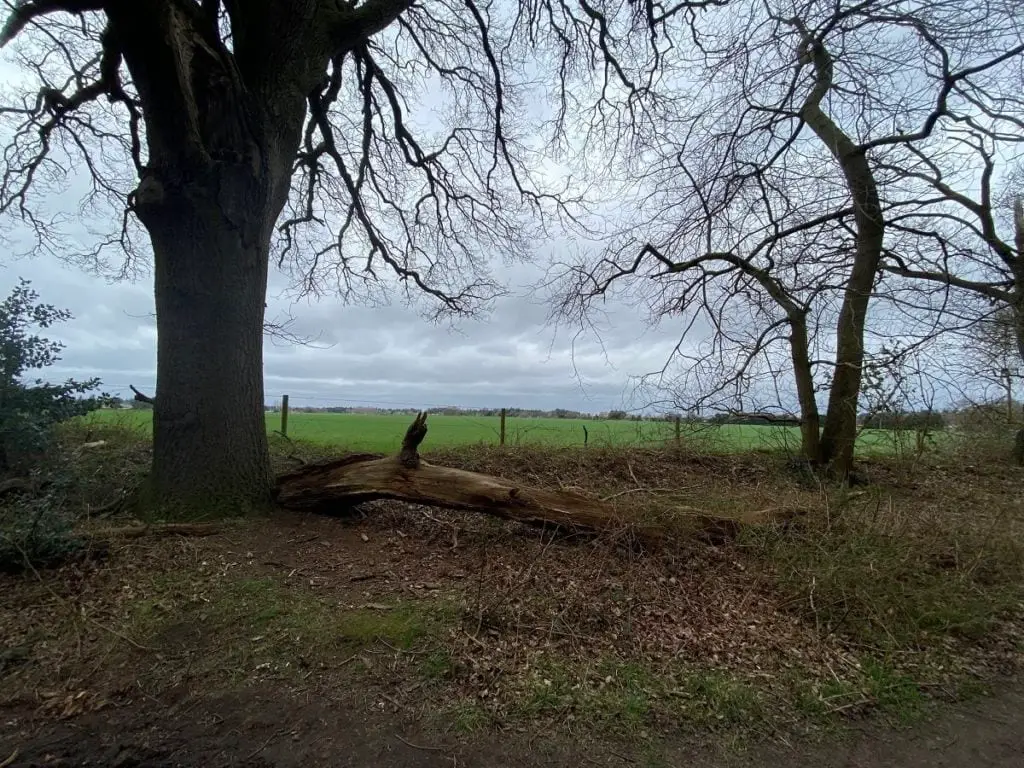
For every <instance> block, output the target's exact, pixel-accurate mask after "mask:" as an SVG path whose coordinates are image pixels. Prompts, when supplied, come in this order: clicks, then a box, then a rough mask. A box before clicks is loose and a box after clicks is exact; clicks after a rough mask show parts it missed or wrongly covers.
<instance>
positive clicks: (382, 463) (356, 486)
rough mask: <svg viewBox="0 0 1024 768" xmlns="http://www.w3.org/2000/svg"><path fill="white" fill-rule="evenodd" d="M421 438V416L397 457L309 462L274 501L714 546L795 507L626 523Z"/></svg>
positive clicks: (282, 481)
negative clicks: (435, 459)
mask: <svg viewBox="0 0 1024 768" xmlns="http://www.w3.org/2000/svg"><path fill="white" fill-rule="evenodd" d="M426 434H427V414H426V413H421V414H419V415H418V416H417V417H416V419H415V421H413V423H412V425H411V426H410V427H409V429H408V431H407V432H406V435H405V439H404V440H403V441H402V449H401V451H400V452H399V454H398V455H397V456H385V457H380V456H378V455H376V454H352V455H349V456H344V457H342V458H339V459H332V460H329V461H324V462H319V463H315V464H308V465H306V466H304V467H301V468H299V469H297V470H294V471H292V472H288V473H286V474H283V475H281V476H279V477H278V480H277V487H276V498H277V503H278V504H279V505H280V506H282V507H285V508H287V509H293V510H303V511H310V512H322V513H328V514H337V513H339V512H344V511H345V510H348V509H351V508H352V507H354V506H355V505H358V504H362V503H364V502H368V501H376V500H381V499H391V500H396V501H404V502H408V503H411V504H423V505H427V506H436V507H445V508H448V509H456V510H465V511H471V512H482V513H484V514H488V515H493V516H495V517H500V518H504V519H507V520H515V521H517V522H520V523H525V524H527V525H532V526H543V527H548V528H554V529H558V530H559V531H562V532H570V533H571V532H579V533H601V534H614V535H623V536H627V537H630V538H632V539H633V540H634V541H638V542H639V543H642V544H644V545H648V546H651V545H653V546H660V545H663V544H664V543H666V541H667V540H671V539H676V538H679V537H680V536H682V535H683V534H684V532H686V531H689V532H691V533H692V534H694V535H697V536H698V537H700V538H703V539H706V540H711V541H719V540H723V539H727V538H730V537H732V536H735V534H736V533H737V532H738V531H739V529H740V528H741V527H742V526H743V525H751V524H763V523H768V522H772V521H779V520H788V519H791V518H792V517H794V516H795V515H796V514H800V510H791V509H783V508H772V509H769V510H761V511H758V512H750V513H747V514H744V515H740V516H736V517H727V516H724V515H722V516H718V515H712V514H708V513H705V512H702V511H701V510H695V509H693V508H692V507H687V508H678V509H677V510H676V511H677V512H678V514H673V515H671V516H669V517H671V519H670V520H666V519H661V520H644V519H632V520H631V519H627V518H625V517H624V516H623V514H622V510H621V509H619V508H617V507H616V506H614V505H612V504H609V503H607V502H604V501H601V500H599V499H595V498H591V497H589V496H584V495H583V494H579V493H575V492H573V491H562V490H558V491H554V490H547V489H543V488H531V487H528V486H525V485H521V484H518V483H514V482H511V481H508V480H503V479H501V478H497V477H492V476H490V475H483V474H479V473H477V472H467V471H465V470H461V469H454V468H452V467H442V466H438V465H435V464H430V463H429V462H426V461H424V460H423V459H422V458H420V456H419V453H418V449H419V445H420V443H421V442H422V441H423V438H424V437H425V436H426Z"/></svg>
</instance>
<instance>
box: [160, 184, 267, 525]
mask: <svg viewBox="0 0 1024 768" xmlns="http://www.w3.org/2000/svg"><path fill="white" fill-rule="evenodd" d="M158 183H160V182H158ZM169 186H170V185H168V184H166V183H161V187H162V189H161V191H160V194H162V196H163V197H162V199H161V201H160V203H159V205H158V206H157V207H156V208H151V209H149V210H148V211H147V215H146V217H145V223H146V225H147V227H148V229H149V231H150V235H151V237H152V241H153V250H154V257H155V291H156V317H157V334H158V340H157V390H156V391H157V394H156V402H155V403H154V409H153V472H152V476H151V480H150V491H151V498H150V499H148V500H147V501H149V502H151V503H152V504H154V505H155V506H156V507H157V508H158V509H159V510H160V512H161V513H162V514H163V515H164V516H171V517H190V518H194V517H222V516H226V515H236V514H244V513H246V512H249V511H251V510H254V509H260V508H265V507H266V506H267V505H268V503H269V501H270V489H271V485H272V479H271V471H270V459H269V454H268V450H267V436H266V424H265V416H264V397H263V314H264V301H265V296H266V287H267V265H268V254H269V240H270V229H271V226H272V224H273V219H269V221H268V220H266V218H264V220H262V221H260V220H258V219H259V218H260V212H261V210H264V211H266V208H267V207H266V205H265V204H263V205H261V204H260V203H261V200H260V198H261V197H263V194H262V192H261V189H260V187H261V186H263V185H262V184H261V183H260V180H259V179H254V178H253V177H252V176H248V175H245V174H231V173H223V172H220V173H217V174H215V175H214V177H213V178H207V179H200V180H197V179H192V180H190V181H189V182H187V183H184V184H181V185H178V186H177V188H173V189H169V188H168V187H169ZM217 187H219V194H216V193H214V192H213V190H214V189H217ZM225 198H234V199H232V200H227V199H225ZM245 201H248V202H245ZM246 207H247V208H248V209H249V211H250V214H249V218H248V219H246V220H244V221H235V220H232V219H231V218H230V213H229V212H230V211H238V210H244V208H246ZM275 214H276V212H275ZM263 215H264V217H269V215H270V214H269V212H267V213H264V214H263Z"/></svg>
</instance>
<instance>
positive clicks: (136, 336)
mask: <svg viewBox="0 0 1024 768" xmlns="http://www.w3.org/2000/svg"><path fill="white" fill-rule="evenodd" d="M11 56H12V54H11V52H10V51H9V50H7V49H5V51H4V53H3V55H0V85H8V86H18V85H21V84H23V83H25V82H26V81H25V80H24V79H23V77H24V75H23V74H22V72H21V71H20V70H19V68H18V67H17V66H14V65H13V64H12V61H11ZM436 106H437V105H435V104H433V103H432V98H431V99H426V100H425V104H424V105H423V108H424V109H425V110H427V111H428V112H432V111H433V110H434V109H435V107H436ZM74 186H76V185H75V183H74V181H72V187H74ZM77 186H78V187H79V191H80V192H81V191H84V189H85V187H84V178H83V179H82V181H81V184H78V185H77ZM77 204H78V195H77V194H75V193H73V192H69V194H67V195H62V196H59V197H58V196H52V197H48V198H47V199H46V200H45V206H46V208H48V209H50V210H49V212H50V213H55V212H61V213H73V212H75V211H76V208H77ZM76 228H78V229H83V228H88V225H87V223H86V222H78V221H72V223H71V224H70V226H65V227H64V228H63V229H64V232H65V233H66V235H67V236H68V237H69V240H70V243H69V244H70V245H71V246H72V249H73V247H74V245H76V244H78V245H82V243H76V242H75V240H76V239H75V229H76ZM104 229H109V227H104ZM6 234H7V235H8V236H10V238H11V240H12V241H13V242H14V244H15V247H14V248H13V249H12V250H14V251H18V250H19V248H18V247H17V246H18V245H19V241H21V242H22V243H27V241H28V238H25V237H23V236H19V232H18V229H17V227H16V226H15V228H14V229H13V230H11V231H9V232H7V233H6ZM83 235H84V236H86V237H87V233H83ZM545 245H548V244H543V243H541V244H539V246H540V247H542V248H543V247H544V246H545ZM492 256H493V257H494V258H493V260H494V274H495V276H496V277H497V278H498V279H499V280H500V281H502V282H503V283H505V284H506V285H507V286H508V288H509V289H510V291H511V293H510V295H509V296H508V297H506V298H503V299H501V300H499V301H498V302H497V304H496V305H495V306H494V308H493V311H492V312H490V313H489V314H488V315H487V316H484V317H480V318H476V319H466V320H461V321H459V322H458V325H457V327H456V328H455V329H452V328H451V327H449V326H448V325H432V324H431V323H429V322H427V321H426V320H424V319H423V318H422V317H421V315H420V312H419V311H418V310H417V309H416V308H410V307H406V306H403V305H401V303H397V304H394V305H392V306H386V307H366V306H346V305H344V304H342V303H341V302H340V301H338V300H336V299H331V298H330V297H327V298H324V299H321V300H320V301H318V302H307V301H303V302H301V303H299V304H292V303H291V300H290V299H289V298H287V296H286V293H287V292H286V289H287V287H288V281H287V278H286V277H285V276H284V275H283V274H280V273H277V274H275V273H274V271H273V266H272V271H271V277H270V280H271V287H270V290H269V292H268V298H267V303H268V308H267V317H268V319H271V320H272V319H274V318H275V317H279V316H282V315H291V316H293V317H294V323H293V324H292V325H291V327H290V329H289V330H290V331H292V332H293V333H295V334H297V335H299V336H306V337H312V338H314V339H316V341H315V343H314V344H313V345H311V346H295V345H286V344H282V343H280V342H276V341H271V340H269V339H268V340H267V343H266V347H265V355H264V376H265V390H266V396H267V399H268V402H270V401H274V400H277V399H279V398H280V396H281V395H282V394H285V393H287V394H289V396H290V397H291V402H292V403H293V404H294V405H380V406H395V407H404V406H413V407H419V406H434V405H441V406H444V405H454V406H465V407H502V406H507V407H524V408H545V409H550V408H558V407H561V408H570V409H578V410H583V411H589V412H598V411H604V410H609V409H612V408H623V407H625V408H633V407H641V406H642V405H643V404H644V403H643V402H642V401H638V400H637V398H636V397H634V395H633V383H632V381H631V379H632V377H635V376H637V375H640V374H643V373H646V372H649V371H651V370H655V369H658V368H660V367H661V366H662V365H663V364H664V362H665V360H666V359H667V357H668V355H669V354H670V351H671V349H672V346H673V344H674V343H675V342H676V341H677V339H676V338H673V336H672V333H671V330H672V329H671V328H667V329H665V330H662V331H652V330H650V329H648V328H647V327H646V324H645V321H644V319H643V313H642V312H641V311H640V310H634V309H632V308H630V307H627V306H623V305H622V304H621V303H619V304H614V303H613V304H610V305H609V306H608V307H607V310H608V313H607V316H606V317H605V318H604V322H603V327H602V330H601V334H600V338H598V337H597V336H596V335H595V334H593V333H591V334H588V335H586V336H584V337H580V338H575V339H574V338H573V334H572V333H571V332H565V331H562V332H560V333H557V334H556V332H555V329H553V328H551V327H548V326H547V325H546V323H545V319H546V316H547V314H548V308H547V307H546V306H544V305H543V304H542V303H539V300H538V298H537V296H536V294H535V292H532V291H531V290H530V288H529V286H530V285H531V284H534V283H536V281H537V280H539V279H540V278H541V277H542V275H543V270H544V264H543V261H544V260H545V259H544V257H541V258H540V259H539V261H538V263H537V264H535V265H521V264H520V265H517V266H515V267H507V266H504V265H503V264H502V260H501V254H492ZM20 277H24V278H27V279H29V280H31V281H32V283H33V287H34V288H35V289H36V290H37V291H38V292H39V294H40V296H41V299H42V300H43V301H45V302H47V303H51V304H55V305H57V306H59V307H64V308H67V309H70V310H71V311H72V312H73V313H74V317H75V319H74V320H73V321H71V322H70V323H68V324H65V325H62V326H59V327H55V328H52V329H50V330H49V331H48V332H47V335H48V336H50V337H52V338H56V339H59V340H61V341H63V342H64V343H65V344H66V345H67V348H66V350H65V352H64V355H63V359H62V361H61V362H60V363H59V364H58V365H57V366H54V367H52V368H51V369H49V370H48V371H47V373H46V375H47V378H51V379H62V378H65V377H68V376H72V377H76V378H85V377H91V376H96V377H99V378H100V379H101V380H102V381H103V386H104V389H105V390H106V391H108V392H110V393H112V394H119V395H122V396H130V394H131V393H130V390H129V385H135V386H136V387H138V388H139V389H141V390H143V391H146V392H152V391H153V389H154V383H155V378H156V376H155V368H156V326H155V320H154V318H153V316H152V314H153V311H154V309H153V294H152V281H151V277H150V276H149V275H144V276H142V277H139V278H138V279H136V280H134V281H121V282H111V281H109V280H106V279H103V278H100V277H96V276H93V275H90V274H88V273H86V272H84V271H81V270H80V269H78V268H76V267H75V266H73V265H68V264H64V263H62V262H61V261H60V260H59V259H57V258H54V257H52V256H36V257H32V258H16V257H14V256H12V255H11V250H8V252H7V253H4V254H0V291H3V294H4V295H6V294H7V293H8V292H9V291H10V289H11V287H12V286H14V285H15V284H16V283H17V280H18V279H19V278H20Z"/></svg>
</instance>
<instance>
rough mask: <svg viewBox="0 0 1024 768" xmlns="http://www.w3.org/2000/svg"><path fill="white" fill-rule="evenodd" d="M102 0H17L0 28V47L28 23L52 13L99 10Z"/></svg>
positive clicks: (101, 6)
mask: <svg viewBox="0 0 1024 768" xmlns="http://www.w3.org/2000/svg"><path fill="white" fill-rule="evenodd" d="M103 5H104V3H103V0H18V2H17V3H16V5H15V6H14V10H13V11H12V12H11V15H10V16H9V17H8V18H7V23H6V24H4V28H3V30H0V47H3V46H5V45H7V44H8V43H9V42H11V40H13V39H14V38H15V37H17V36H18V34H19V33H20V32H21V31H22V30H23V29H24V28H25V27H26V26H28V25H29V24H31V23H32V22H34V21H35V20H36V19H39V18H41V17H43V16H47V15H49V14H53V13H85V12H87V11H99V10H102V8H103Z"/></svg>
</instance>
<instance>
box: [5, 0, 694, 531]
mask: <svg viewBox="0 0 1024 768" xmlns="http://www.w3.org/2000/svg"><path fill="white" fill-rule="evenodd" d="M7 5H8V7H9V8H10V9H11V12H10V15H9V17H8V18H7V22H6V24H5V26H4V27H3V31H2V33H0V43H2V44H5V45H7V44H10V43H11V42H12V41H15V40H16V41H17V44H16V45H15V46H14V48H15V52H14V56H15V57H16V59H17V60H18V61H19V62H20V63H21V64H22V65H23V66H24V67H25V68H26V70H27V72H28V76H29V81H30V82H29V85H28V86H27V87H26V88H24V89H23V91H22V92H21V93H20V94H11V95H9V98H8V99H7V103H6V104H5V105H4V106H3V108H2V110H0V114H2V115H3V117H4V120H5V121H6V122H5V131H6V133H5V136H7V137H8V139H9V142H8V145H7V148H6V151H5V165H4V172H3V178H2V182H0V211H2V212H4V213H7V214H12V215H14V216H18V217H20V218H21V220H22V221H23V222H24V223H26V224H27V225H28V227H29V228H30V230H31V232H32V233H33V234H34V236H35V246H36V247H37V248H44V249H46V248H48V249H50V250H52V251H53V252H56V253H58V254H59V255H61V256H67V255H68V254H67V251H68V246H69V245H72V244H73V238H71V237H70V236H69V235H70V234H71V233H70V232H69V230H68V228H67V227H63V228H62V227H61V226H60V225H61V224H62V219H61V214H63V215H64V216H65V218H64V219H63V223H67V217H66V212H63V211H54V206H53V204H52V201H53V199H54V195H55V194H56V193H59V192H61V191H67V190H69V189H70V190H71V191H75V190H76V185H81V184H82V183H83V182H84V184H85V185H86V187H87V189H86V192H85V195H84V199H83V208H82V213H83V215H86V216H89V217H90V225H92V224H94V223H95V222H102V221H104V220H105V221H116V222H117V224H118V226H117V228H116V229H115V230H113V231H111V232H100V233H97V235H96V237H95V239H94V241H93V242H92V243H91V245H90V247H89V248H86V249H85V252H84V253H82V252H81V249H80V252H79V255H80V256H81V257H83V258H84V259H85V260H86V261H88V262H90V263H93V264H95V263H101V262H103V261H104V260H109V259H110V258H111V255H115V256H116V255H118V254H127V256H128V257H129V264H128V267H129V268H131V267H132V266H133V265H135V264H137V263H138V261H137V260H138V259H143V258H145V257H146V255H147V250H148V247H147V242H146V241H147V240H148V241H149V244H151V247H152V259H153V263H152V265H153V274H154V280H155V292H156V312H157V327H158V333H159V340H158V363H157V392H156V398H155V400H156V406H155V410H154V431H153V439H154V452H153V472H152V477H151V492H152V501H153V502H154V503H156V504H158V505H160V506H161V507H164V508H166V509H168V510H171V511H174V510H177V513H178V514H186V513H188V512H190V511H196V510H199V511H201V512H202V513H203V514H221V513H232V512H237V511H245V510H248V509H251V508H253V507H260V506H263V505H265V504H266V503H267V502H268V501H269V499H270V484H271V482H270V481H271V478H270V463H269V458H268V451H267V441H266V436H265V427H264V414H263V385H262V364H261V363H262V356H261V352H262V325H263V314H264V294H265V292H266V286H267V280H268V264H269V261H270V259H271V258H272V255H275V254H276V257H277V259H278V261H279V263H280V264H281V265H282V267H283V268H286V269H291V270H292V271H293V272H292V273H293V274H294V275H295V279H296V281H297V284H298V285H299V286H301V287H302V288H303V289H304V290H308V291H311V292H314V293H321V292H326V291H336V290H340V291H341V293H342V294H343V295H344V296H346V297H348V296H353V295H356V294H359V293H360V292H362V293H365V292H370V293H376V292H378V291H379V290H380V285H381V282H380V281H379V280H378V278H382V277H383V275H384V273H390V274H392V275H394V276H395V277H396V278H397V280H398V281H399V284H400V285H401V287H402V288H403V290H406V291H407V292H408V295H410V296H411V295H414V294H416V293H422V294H425V295H426V296H427V297H429V298H430V299H431V300H432V301H433V302H434V303H435V304H434V306H435V308H436V309H437V311H438V312H441V313H455V314H466V313H471V312H473V311H475V310H476V309H478V308H479V307H481V306H483V305H486V303H487V302H488V300H489V299H490V298H491V297H493V296H494V295H495V294H496V292H498V291H499V290H500V287H499V286H497V285H496V284H495V283H494V282H493V281H492V280H491V278H490V277H488V274H487V270H486V261H487V258H488V255H489V254H490V253H492V252H494V253H501V254H503V255H505V256H506V257H510V258H516V257H525V256H527V255H528V249H527V248H526V243H527V242H528V236H527V235H528V232H527V227H528V223H529V221H530V220H531V217H532V216H534V215H535V214H537V213H555V214H571V213H572V211H571V208H570V206H571V203H572V202H573V201H572V199H571V197H570V196H569V195H568V194H567V193H566V192H565V191H564V190H562V189H555V190H551V189H547V188H545V187H542V186H541V185H540V184H539V183H537V182H536V180H535V174H534V173H533V171H534V170H535V166H536V164H537V163H536V160H537V158H538V157H539V155H540V152H541V150H542V149H544V148H545V146H546V144H547V143H549V141H558V140H559V139H560V136H561V134H562V132H563V129H564V125H565V122H566V115H567V114H568V113H569V112H570V111H572V110H573V109H575V108H576V107H577V106H579V104H580V103H581V102H582V101H584V100H585V96H583V94H589V93H592V92H593V93H595V94H596V98H595V101H594V104H596V105H598V107H599V108H598V109H597V111H596V112H595V113H594V120H598V121H599V120H600V119H602V116H603V115H604V114H605V112H606V111H611V112H617V111H620V110H625V111H632V112H633V114H634V115H635V114H638V112H637V110H640V109H642V101H643V98H644V93H645V90H646V89H647V88H648V86H649V83H650V80H651V78H652V76H653V73H654V71H655V69H656V65H657V63H658V58H659V55H660V52H661V51H662V50H663V49H664V48H666V47H668V48H670V47H671V45H672V44H671V41H669V40H667V39H666V38H665V37H664V35H663V34H661V33H660V32H659V30H660V29H662V28H663V27H664V26H665V25H666V24H667V23H668V22H669V21H670V20H671V19H672V18H673V17H674V15H676V14H681V13H683V12H684V11H686V10H687V8H688V7H689V4H688V3H682V4H679V5H674V6H673V7H672V8H666V7H663V6H662V5H661V4H660V3H653V2H650V1H648V2H643V3H641V2H634V1H633V0H608V1H607V2H606V1H604V0H580V1H579V2H578V3H571V2H567V1H566V0H529V2H523V3H502V2H497V1H496V0H436V1H432V2H429V3H427V2H423V3H417V2H413V1H412V0H363V1H362V2H357V1H352V2H348V1H347V0H341V1H340V2H339V1H337V0H254V1H251V2H244V3H243V2H239V0H18V1H17V2H12V1H11V0H7ZM695 5H698V6H699V5H702V3H696V4H695ZM527 89H529V91H528V90H527ZM428 91H429V92H431V93H432V94H434V95H435V96H436V97H437V98H436V100H435V102H434V103H433V104H428V105H423V104H418V100H419V98H420V97H421V95H422V94H425V93H427V92H428ZM527 97H529V98H527ZM545 99H549V101H550V104H551V107H550V110H549V113H545V112H544V111H543V110H540V111H538V108H537V104H538V103H543V102H544V100H545ZM531 112H533V113H535V114H534V115H533V116H535V117H537V118H539V119H547V118H551V117H552V115H553V119H552V120H551V122H550V125H551V126H552V130H551V133H550V134H549V135H548V136H547V137H544V136H538V135H535V134H534V132H533V131H532V130H531V128H530V122H529V120H528V118H529V117H530V116H531ZM77 188H79V189H80V186H79V187H77ZM71 224H72V225H74V224H75V222H74V221H72V222H71ZM140 225H141V227H140ZM82 229H83V228H82V227H80V226H75V227H74V234H75V236H76V238H77V237H81V236H82Z"/></svg>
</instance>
